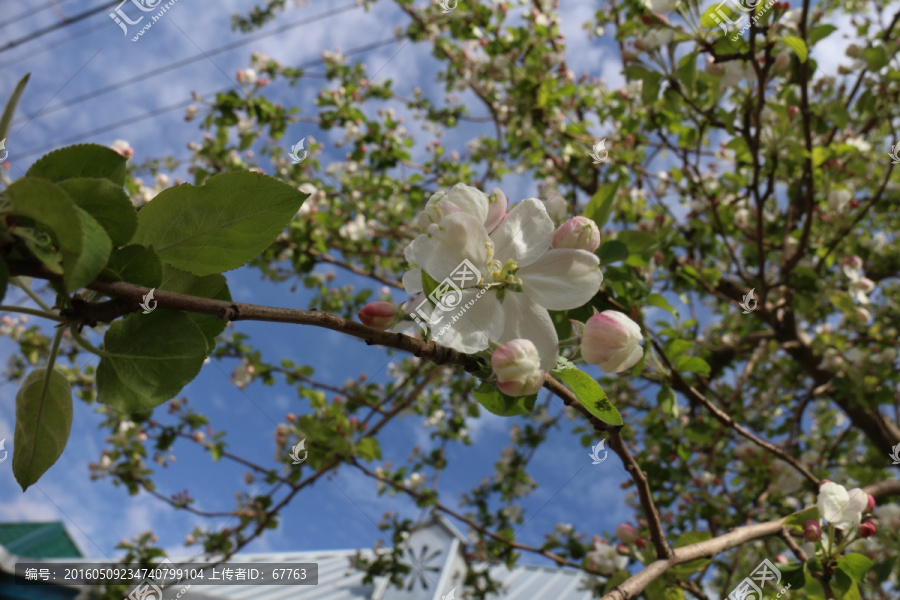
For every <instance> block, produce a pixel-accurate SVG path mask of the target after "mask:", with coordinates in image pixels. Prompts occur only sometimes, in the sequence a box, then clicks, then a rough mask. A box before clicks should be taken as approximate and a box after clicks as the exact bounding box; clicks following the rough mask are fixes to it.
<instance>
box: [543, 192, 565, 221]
mask: <svg viewBox="0 0 900 600" xmlns="http://www.w3.org/2000/svg"><path fill="white" fill-rule="evenodd" d="M543 202H544V208H546V209H547V214H548V215H550V218H551V219H553V222H554V223H555V224H559V223H562V222H563V221H565V220H566V217H567V216H568V214H569V203H568V202H566V199H565V198H563V197H562V196H560V195H559V194H553V195H552V196H551V197H550V198H549V199H547V200H544V201H543Z"/></svg>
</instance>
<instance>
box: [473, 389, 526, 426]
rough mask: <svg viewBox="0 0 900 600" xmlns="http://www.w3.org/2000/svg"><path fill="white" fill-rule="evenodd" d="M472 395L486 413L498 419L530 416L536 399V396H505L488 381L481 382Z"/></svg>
mask: <svg viewBox="0 0 900 600" xmlns="http://www.w3.org/2000/svg"><path fill="white" fill-rule="evenodd" d="M472 395H473V396H475V399H476V400H478V402H479V403H480V404H481V405H482V406H483V407H485V408H486V409H487V410H488V412H491V413H494V414H495V415H498V416H500V417H514V416H516V415H527V414H531V412H532V411H534V403H535V400H536V399H537V394H532V395H531V396H521V397H518V398H512V397H510V396H506V395H504V394H503V393H501V392H500V390H498V389H497V387H496V386H495V385H494V384H492V383H491V382H489V381H482V382H481V385H479V386H478V387H477V388H475V389H474V390H472Z"/></svg>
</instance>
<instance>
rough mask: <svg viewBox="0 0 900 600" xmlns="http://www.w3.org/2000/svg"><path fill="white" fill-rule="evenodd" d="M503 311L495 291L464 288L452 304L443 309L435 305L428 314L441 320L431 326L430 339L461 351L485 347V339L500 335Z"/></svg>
mask: <svg viewBox="0 0 900 600" xmlns="http://www.w3.org/2000/svg"><path fill="white" fill-rule="evenodd" d="M470 303H471V306H470V305H469V304H470ZM504 312H505V307H503V306H501V304H500V301H499V300H497V292H496V291H494V290H488V291H487V292H484V290H482V289H481V288H468V289H465V290H463V291H462V300H461V301H460V302H459V303H458V304H457V305H456V306H454V307H453V308H451V309H450V310H446V311H444V310H441V309H440V308H437V309H435V311H434V312H433V313H432V315H431V316H432V318H437V317H441V321H440V322H439V323H437V324H435V325H433V326H432V327H431V340H432V341H433V342H437V343H438V344H441V345H442V346H449V347H451V348H453V349H454V350H458V351H459V352H462V353H464V354H472V353H474V352H479V351H481V350H484V349H485V348H487V347H488V340H496V339H497V338H499V337H500V332H501V331H502V330H503V321H504ZM454 319H455V320H454Z"/></svg>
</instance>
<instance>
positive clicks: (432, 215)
mask: <svg viewBox="0 0 900 600" xmlns="http://www.w3.org/2000/svg"><path fill="white" fill-rule="evenodd" d="M506 205H507V200H506V195H505V194H504V193H503V192H501V191H500V190H499V189H497V188H494V192H493V193H492V194H491V195H490V196H487V195H486V194H485V193H484V192H482V191H481V190H479V189H476V188H473V187H471V186H468V185H466V184H464V183H457V184H456V185H454V186H453V187H452V188H450V191H449V192H444V191H443V190H441V191H439V192H436V193H435V194H432V196H431V198H429V199H428V202H427V203H426V204H425V208H424V210H422V212H421V213H419V217H418V218H417V219H416V224H417V225H418V226H419V229H420V230H422V231H426V230H427V229H428V226H429V225H431V224H432V223H440V222H441V219H443V218H444V217H446V216H447V215H449V214H453V213H456V212H463V213H468V214H470V215H472V216H474V217H476V218H477V219H479V220H480V221H481V222H482V223H483V224H484V228H485V229H487V230H488V231H489V232H490V231H493V230H494V229H496V227H497V225H499V224H500V221H502V220H503V217H504V216H505V215H506Z"/></svg>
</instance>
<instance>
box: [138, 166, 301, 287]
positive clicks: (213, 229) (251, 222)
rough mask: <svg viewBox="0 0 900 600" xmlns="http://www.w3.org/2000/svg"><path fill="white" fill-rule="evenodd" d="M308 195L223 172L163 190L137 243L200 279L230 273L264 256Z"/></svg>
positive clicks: (254, 176) (142, 218) (257, 176)
mask: <svg viewBox="0 0 900 600" xmlns="http://www.w3.org/2000/svg"><path fill="white" fill-rule="evenodd" d="M308 196H309V194H304V193H301V192H300V191H298V190H297V189H296V188H294V187H292V186H290V185H287V184H286V183H282V182H281V181H278V180H277V179H274V178H272V177H268V176H267V175H263V174H262V173H253V172H250V171H242V172H237V173H222V174H219V175H215V176H213V177H210V178H209V179H208V180H207V182H206V184H205V185H202V186H193V185H190V184H183V185H179V186H175V187H172V188H168V189H166V190H163V191H162V193H160V194H159V195H158V196H157V197H156V198H154V200H153V202H151V203H150V204H148V205H147V206H145V207H144V208H142V209H141V211H140V212H139V213H138V228H137V232H136V233H135V234H134V238H133V240H132V241H133V242H134V243H137V244H142V245H145V246H151V245H152V246H153V248H154V249H155V250H156V253H157V254H158V255H159V258H160V260H162V261H163V262H164V263H168V264H170V265H172V266H173V267H176V268H178V269H181V270H183V271H188V272H189V273H193V274H194V275H199V276H201V277H202V276H204V275H212V274H215V273H222V272H224V271H230V270H231V269H236V268H238V267H240V266H241V265H243V264H245V263H247V262H248V261H250V260H252V259H254V258H256V257H257V256H259V255H260V253H262V251H263V250H265V249H266V248H267V247H268V246H269V245H270V244H271V243H272V241H273V240H274V239H275V237H276V236H277V235H278V234H279V233H281V231H282V230H283V229H284V227H285V226H286V225H287V224H288V222H289V221H290V220H291V217H293V216H294V214H295V213H296V212H297V209H299V208H300V205H301V204H303V201H304V200H305V199H306V198H307V197H308Z"/></svg>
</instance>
